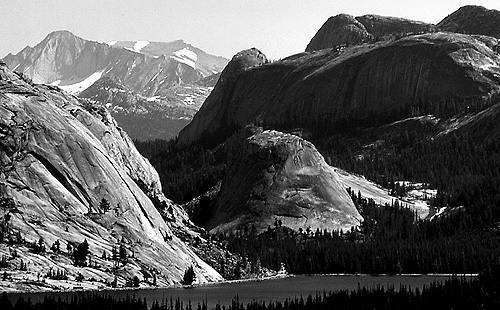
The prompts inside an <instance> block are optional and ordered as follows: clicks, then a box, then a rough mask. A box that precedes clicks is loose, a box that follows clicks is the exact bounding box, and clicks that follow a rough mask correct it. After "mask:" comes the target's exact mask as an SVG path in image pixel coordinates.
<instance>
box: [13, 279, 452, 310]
mask: <svg viewBox="0 0 500 310" xmlns="http://www.w3.org/2000/svg"><path fill="white" fill-rule="evenodd" d="M449 278H450V277H449V276H442V275H420V276H406V275H405V276H401V275H400V276H369V275H341V276H339V275H312V276H305V275H300V276H292V277H287V278H279V279H270V280H262V281H247V282H236V283H219V284H212V285H206V286H199V287H193V288H162V289H138V290H132V289H131V290H116V291H100V292H99V293H98V294H109V295H111V296H114V297H117V298H125V297H127V295H128V296H132V295H135V296H136V297H138V298H141V299H142V298H146V300H147V301H148V304H151V303H152V302H153V301H154V300H158V301H159V302H160V303H161V301H162V300H169V299H170V298H172V299H174V300H175V299H177V298H179V299H180V300H183V301H185V302H187V301H191V303H192V304H193V305H195V306H196V305H197V304H198V303H202V302H203V301H207V302H208V304H209V306H214V305H215V304H217V303H220V304H230V303H231V301H232V300H233V298H234V297H235V296H236V295H238V298H239V300H240V302H244V303H247V302H250V301H252V300H259V301H276V300H280V301H283V300H285V299H287V298H294V297H300V296H304V297H305V296H307V295H309V294H315V293H316V292H329V291H336V290H351V289H356V288H358V286H360V287H367V288H374V287H377V286H383V287H386V288H388V287H394V288H395V289H399V288H400V287H401V286H405V287H410V288H412V289H415V288H420V289H421V288H422V287H423V286H428V285H429V284H431V283H433V282H444V281H445V280H446V279H449ZM73 294H83V292H57V293H56V292H43V293H23V294H10V295H9V297H10V299H11V301H13V302H15V301H16V300H17V298H19V297H20V296H22V297H23V298H30V299H31V300H32V301H33V302H36V301H40V300H42V299H43V298H44V297H45V296H60V297H61V298H65V297H67V296H68V297H69V296H72V295H73Z"/></svg>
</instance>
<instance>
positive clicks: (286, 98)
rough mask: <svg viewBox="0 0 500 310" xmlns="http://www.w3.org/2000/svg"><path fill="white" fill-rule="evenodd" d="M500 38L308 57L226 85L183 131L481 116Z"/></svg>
mask: <svg viewBox="0 0 500 310" xmlns="http://www.w3.org/2000/svg"><path fill="white" fill-rule="evenodd" d="M498 43H499V42H498V40H497V39H495V38H492V37H485V36H470V35H464V34H455V33H441V32H437V33H428V34H421V35H413V36H408V37H404V38H401V39H398V40H389V41H384V42H378V43H373V44H362V45H357V46H351V47H346V48H338V49H326V50H321V51H317V52H315V53H302V54H297V55H293V56H290V57H288V58H285V59H283V60H281V61H278V62H273V63H267V64H261V65H258V66H254V64H255V63H258V64H260V63H259V62H257V61H255V60H254V62H251V63H250V64H251V66H249V67H248V68H246V69H244V70H240V71H238V72H239V73H238V75H237V76H235V75H232V77H231V80H230V81H223V76H224V73H225V74H227V73H228V72H226V70H228V69H229V68H230V67H231V63H233V62H234V61H235V58H236V59H238V58H237V57H236V56H235V58H233V60H232V61H231V62H230V64H229V65H228V67H227V68H226V69H225V72H224V73H223V75H222V76H221V80H220V81H219V83H218V84H217V85H216V87H215V89H214V91H213V92H212V93H211V94H210V96H209V97H208V98H207V100H206V101H205V102H204V104H203V106H202V108H201V109H200V111H199V112H198V113H197V114H196V115H195V117H194V119H193V121H192V122H191V123H190V124H189V125H187V126H186V127H185V128H184V129H183V130H182V131H181V133H180V134H179V143H180V144H189V143H193V142H195V141H198V142H200V143H205V144H208V145H216V144H217V143H219V142H221V141H223V140H224V139H225V138H227V137H228V136H229V135H231V133H232V132H234V131H235V130H236V129H237V128H241V127H243V126H245V125H247V124H249V123H254V124H257V125H263V126H264V127H266V128H275V129H285V130H290V129H293V128H304V129H306V130H308V131H312V132H314V133H316V134H323V135H327V134H328V133H333V132H337V131H339V130H346V128H352V127H353V126H354V127H355V126H358V125H363V124H370V125H371V126H376V125H380V124H384V123H388V122H391V121H396V120H399V119H403V118H407V117H415V116H421V115H428V114H433V115H436V116H438V117H449V116H451V115H454V114H457V113H462V112H467V111H476V112H477V111H480V110H481V109H483V108H486V107H487V106H489V105H491V104H492V102H493V101H494V100H493V98H495V97H496V96H498V93H499V91H500V55H499V53H498V50H497V47H498Z"/></svg>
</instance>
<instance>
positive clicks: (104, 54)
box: [4, 31, 228, 140]
mask: <svg viewBox="0 0 500 310" xmlns="http://www.w3.org/2000/svg"><path fill="white" fill-rule="evenodd" d="M4 61H5V63H7V65H8V66H9V67H10V68H11V69H12V70H13V71H16V72H20V73H22V74H24V75H25V76H27V77H28V78H30V79H32V80H33V81H34V82H35V83H43V84H51V85H54V86H58V87H60V88H61V89H63V90H66V91H68V92H70V93H72V94H75V95H80V96H81V97H82V98H86V99H88V100H91V101H95V102H98V103H100V104H103V105H107V106H109V107H110V109H111V110H112V113H113V115H114V116H116V117H117V119H118V121H119V124H120V125H121V126H123V127H124V128H125V130H126V131H127V132H128V133H129V134H130V135H131V137H132V138H134V139H141V140H147V139H170V138H173V137H175V136H176V135H177V133H178V132H179V130H180V129H181V128H182V127H184V126H185V125H186V124H187V123H188V122H189V120H190V119H191V118H192V116H193V115H194V113H196V111H197V110H198V108H199V107H200V106H201V104H202V103H203V101H204V100H205V98H206V97H207V96H208V94H209V93H210V91H211V90H212V87H213V86H214V85H215V83H216V82H217V78H218V75H217V74H218V73H219V72H220V71H222V69H223V68H224V66H225V65H226V64H227V61H228V60H227V59H225V58H223V57H219V56H214V55H210V54H208V53H206V52H204V51H202V50H201V49H199V48H196V47H194V46H192V45H190V44H188V43H185V42H184V41H182V40H177V41H173V42H149V41H118V42H108V43H103V42H96V41H90V40H85V39H82V38H80V37H78V36H76V35H74V34H72V33H71V32H69V31H55V32H52V33H50V34H49V35H47V36H46V37H45V38H44V39H43V40H42V41H41V42H40V43H38V44H37V45H35V46H34V47H29V46H28V47H26V48H24V49H23V50H22V51H21V52H19V53H17V54H16V55H12V54H9V55H7V56H6V57H5V58H4ZM100 79H104V81H103V82H101V83H99V82H98V81H100ZM109 79H111V80H113V81H114V84H113V85H111V84H110V83H109V81H110V80H109ZM94 84H95V85H94ZM118 84H119V85H121V86H119V87H117V88H115V86H117V85H118ZM123 88H126V89H127V91H126V93H128V94H129V95H130V96H123V95H117V94H118V93H119V92H123V91H124V89H123ZM104 92H108V94H107V95H105V94H103V93H104ZM118 97H120V98H119V99H118ZM125 99H130V100H131V101H130V102H128V103H124V102H123V100H125ZM117 100H118V101H117ZM124 105H125V106H124ZM161 120H164V121H161Z"/></svg>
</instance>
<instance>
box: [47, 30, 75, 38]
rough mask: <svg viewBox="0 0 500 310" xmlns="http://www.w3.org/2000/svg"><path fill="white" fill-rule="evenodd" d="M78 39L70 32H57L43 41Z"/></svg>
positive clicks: (53, 32)
mask: <svg viewBox="0 0 500 310" xmlns="http://www.w3.org/2000/svg"><path fill="white" fill-rule="evenodd" d="M75 37H77V36H76V35H74V34H73V33H72V32H71V31H69V30H56V31H52V32H51V33H49V34H48V35H47V36H46V37H45V39H44V40H43V41H46V40H57V39H68V38H75Z"/></svg>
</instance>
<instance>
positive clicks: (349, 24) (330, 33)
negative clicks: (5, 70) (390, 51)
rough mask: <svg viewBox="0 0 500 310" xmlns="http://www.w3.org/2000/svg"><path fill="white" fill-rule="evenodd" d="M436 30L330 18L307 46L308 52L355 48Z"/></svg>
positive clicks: (395, 21) (390, 20) (396, 21)
mask: <svg viewBox="0 0 500 310" xmlns="http://www.w3.org/2000/svg"><path fill="white" fill-rule="evenodd" d="M436 29H437V27H436V26H434V25H431V24H426V23H423V22H419V21H413V20H408V19H403V18H396V17H386V16H378V15H364V16H358V17H354V16H351V15H347V14H339V15H336V16H333V17H330V18H329V19H328V20H327V21H326V22H325V23H324V24H323V26H322V27H321V28H320V29H319V30H318V32H317V33H316V35H315V36H314V37H313V38H312V39H311V42H309V44H308V45H307V48H306V52H312V51H317V50H321V49H325V48H335V47H338V46H342V45H356V44H361V43H368V42H375V41H380V40H383V39H387V38H388V37H391V36H398V35H399V36H401V35H408V34H417V33H426V32H435V31H436Z"/></svg>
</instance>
